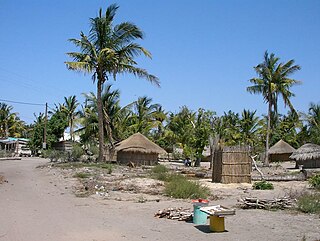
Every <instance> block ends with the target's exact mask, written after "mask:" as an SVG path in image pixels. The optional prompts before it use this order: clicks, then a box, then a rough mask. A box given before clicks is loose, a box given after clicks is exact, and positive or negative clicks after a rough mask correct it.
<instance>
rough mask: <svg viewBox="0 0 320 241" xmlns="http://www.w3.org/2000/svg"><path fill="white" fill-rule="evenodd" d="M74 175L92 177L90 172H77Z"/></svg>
mask: <svg viewBox="0 0 320 241" xmlns="http://www.w3.org/2000/svg"><path fill="white" fill-rule="evenodd" d="M73 177H77V178H88V177H90V174H89V173H84V172H77V173H76V174H74V175H73Z"/></svg>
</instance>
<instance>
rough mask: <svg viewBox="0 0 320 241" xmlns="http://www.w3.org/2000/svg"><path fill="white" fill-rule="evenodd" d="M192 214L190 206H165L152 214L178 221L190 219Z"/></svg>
mask: <svg viewBox="0 0 320 241" xmlns="http://www.w3.org/2000/svg"><path fill="white" fill-rule="evenodd" d="M192 214H193V213H192V211H190V208H167V209H163V210H159V211H158V212H156V213H155V214H154V216H155V217H158V218H167V219H172V220H178V221H192Z"/></svg>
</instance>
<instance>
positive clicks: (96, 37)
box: [66, 4, 159, 161]
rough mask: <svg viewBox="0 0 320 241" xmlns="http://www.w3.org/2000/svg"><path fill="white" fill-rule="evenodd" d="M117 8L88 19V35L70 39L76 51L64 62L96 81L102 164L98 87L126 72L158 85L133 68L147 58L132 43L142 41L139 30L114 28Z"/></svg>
mask: <svg viewBox="0 0 320 241" xmlns="http://www.w3.org/2000/svg"><path fill="white" fill-rule="evenodd" d="M117 10H118V6H117V5H116V4H112V5H110V6H109V7H108V8H107V10H106V12H105V14H103V13H102V9H100V11H99V15H98V17H96V18H91V19H90V21H91V24H90V25H91V28H90V32H89V36H86V35H85V34H84V33H83V32H81V33H80V37H81V38H80V39H70V41H71V42H72V43H74V44H75V45H76V46H77V47H79V48H80V52H71V53H68V55H69V56H70V57H71V58H73V61H71V62H66V64H67V67H68V69H70V70H75V71H81V72H84V73H90V74H92V79H93V81H94V82H95V81H96V82H97V107H98V127H99V161H103V158H104V157H103V153H104V127H103V107H102V99H101V94H102V86H103V84H104V83H105V82H106V81H107V80H109V78H113V79H115V78H116V75H117V74H119V73H130V74H133V75H135V76H137V77H139V78H145V79H147V80H148V81H150V82H151V83H154V84H156V85H158V86H159V81H158V78H157V77H156V76H154V75H151V74H149V73H148V72H147V71H146V70H145V69H141V68H138V67H137V62H136V61H135V60H134V59H135V57H137V56H139V55H141V54H142V55H144V56H146V57H149V58H151V54H150V52H149V51H148V50H146V49H145V48H143V47H141V46H140V45H139V44H137V43H136V42H134V41H135V40H137V39H143V37H144V35H143V33H142V31H141V30H140V29H139V28H138V27H137V26H136V25H135V24H132V23H129V22H123V23H120V24H117V25H114V17H115V14H116V11H117Z"/></svg>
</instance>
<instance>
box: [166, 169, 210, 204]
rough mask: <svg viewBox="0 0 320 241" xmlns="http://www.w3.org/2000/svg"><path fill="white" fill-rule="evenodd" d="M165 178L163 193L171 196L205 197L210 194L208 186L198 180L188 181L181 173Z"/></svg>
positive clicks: (185, 197)
mask: <svg viewBox="0 0 320 241" xmlns="http://www.w3.org/2000/svg"><path fill="white" fill-rule="evenodd" d="M167 180H168V182H167V183H166V184H165V193H166V195H168V196H170V197H173V198H183V199H187V198H207V197H208V195H209V194H210V190H209V188H207V187H205V186H202V185H201V184H200V183H198V182H194V181H190V180H188V179H187V178H186V177H185V176H182V175H181V174H178V175H170V176H169V177H168V179H167Z"/></svg>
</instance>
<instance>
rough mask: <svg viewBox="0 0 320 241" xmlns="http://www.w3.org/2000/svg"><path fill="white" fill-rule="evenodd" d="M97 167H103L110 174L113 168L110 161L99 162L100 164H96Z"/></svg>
mask: <svg viewBox="0 0 320 241" xmlns="http://www.w3.org/2000/svg"><path fill="white" fill-rule="evenodd" d="M98 167H100V168H103V169H107V170H108V174H111V173H112V170H113V165H112V164H110V163H101V164H100V165H98Z"/></svg>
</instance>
